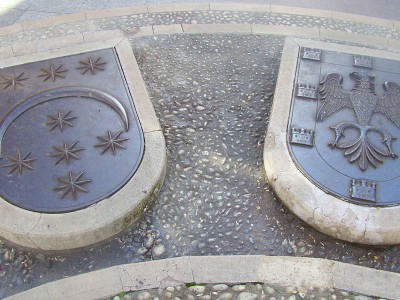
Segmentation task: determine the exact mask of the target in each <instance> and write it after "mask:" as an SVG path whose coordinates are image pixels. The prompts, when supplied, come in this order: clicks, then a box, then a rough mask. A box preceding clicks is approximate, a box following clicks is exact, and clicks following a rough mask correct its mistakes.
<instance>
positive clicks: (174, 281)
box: [6, 255, 400, 300]
mask: <svg viewBox="0 0 400 300" xmlns="http://www.w3.org/2000/svg"><path fill="white" fill-rule="evenodd" d="M192 282H195V283H227V284H236V283H246V282H262V283H268V284H276V285H282V286H294V287H296V288H298V289H299V290H302V289H308V288H310V287H317V288H337V289H344V290H347V291H350V292H354V293H361V294H366V295H369V296H375V297H384V298H392V299H399V297H400V274H397V273H391V272H387V271H379V270H374V269H370V268H366V267H360V266H355V265H351V264H346V263H341V262H336V261H332V260H327V259H321V258H305V257H284V256H263V255H255V256H249V255H238V256H207V257H196V256H188V257H179V258H170V259H165V260H158V261H151V262H144V263H134V264H126V265H120V266H115V267H111V268H107V269H103V270H99V271H94V272H90V273H86V274H82V275H78V276H74V277H70V278H67V279H62V280H58V281H54V282H51V283H47V284H44V285H42V286H39V287H36V288H33V289H31V290H28V291H25V292H22V293H19V294H16V295H14V296H11V297H8V298H6V299H7V300H14V299H18V300H23V299H43V300H46V299H49V300H50V299H82V300H83V299H106V298H108V297H111V296H114V295H116V294H118V293H119V292H121V291H125V292H128V291H137V290H143V289H152V288H164V287H167V286H177V285H181V284H185V283H192Z"/></svg>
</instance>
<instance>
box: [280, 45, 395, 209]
mask: <svg viewBox="0 0 400 300" xmlns="http://www.w3.org/2000/svg"><path fill="white" fill-rule="evenodd" d="M399 127H400V62H399V61H394V60H388V59H383V58H377V57H369V56H360V55H353V54H346V53H338V52H332V51H326V50H320V49H308V48H302V49H301V50H300V52H299V57H298V61H297V71H296V78H295V86H294V88H293V98H292V105H291V113H290V117H289V122H288V136H287V143H288V147H289V149H290V152H291V155H292V157H293V158H294V160H295V162H296V164H297V166H298V168H299V169H300V170H301V171H302V172H303V173H304V174H305V176H306V177H307V178H308V179H309V180H311V181H312V182H314V183H315V184H316V185H317V186H319V187H320V188H321V189H323V190H324V191H326V192H328V193H330V194H333V195H335V196H337V197H339V198H341V199H343V200H345V201H350V202H354V203H358V204H363V205H369V206H387V205H395V204H399V203H400V159H399V158H398V155H400V140H399V138H400V129H399Z"/></svg>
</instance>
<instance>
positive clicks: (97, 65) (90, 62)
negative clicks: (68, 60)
mask: <svg viewBox="0 0 400 300" xmlns="http://www.w3.org/2000/svg"><path fill="white" fill-rule="evenodd" d="M101 59H102V58H101V57H98V58H97V59H96V60H94V59H92V58H91V57H89V58H88V59H87V61H80V62H79V63H80V64H81V65H82V66H80V67H78V68H76V69H77V70H83V72H82V73H81V74H85V73H86V72H88V71H90V72H91V73H92V75H94V74H96V70H100V71H104V67H103V66H104V65H105V64H106V62H102V61H101Z"/></svg>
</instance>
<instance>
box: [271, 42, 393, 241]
mask: <svg viewBox="0 0 400 300" xmlns="http://www.w3.org/2000/svg"><path fill="white" fill-rule="evenodd" d="M301 46H303V47H309V48H318V49H322V50H331V51H337V52H344V53H353V54H359V55H367V56H373V57H382V58H387V59H396V60H400V55H399V54H398V53H391V52H387V51H382V50H373V49H365V48H358V47H351V46H346V45H336V44H331V43H323V42H318V41H310V40H302V39H296V38H287V39H286V43H285V47H284V50H283V55H282V60H281V66H280V70H279V75H278V82H277V87H276V91H275V96H274V102H273V107H272V111H271V116H270V123H269V127H268V132H267V135H266V140H265V146H264V166H265V171H266V174H267V178H268V181H269V183H270V185H271V187H272V188H273V189H274V191H275V193H276V194H277V196H278V197H279V198H280V199H281V200H282V202H284V203H285V205H286V206H287V207H288V208H289V209H290V210H291V211H292V212H293V213H294V214H296V215H297V216H298V217H299V218H301V219H302V220H303V221H305V222H306V223H308V224H309V225H311V226H313V227H314V228H316V229H317V230H319V231H321V232H323V233H325V234H328V235H330V236H333V237H335V238H339V239H343V240H347V241H350V242H357V243H362V244H371V245H384V244H398V243H400V219H399V218H398V215H399V214H400V206H393V207H384V208H377V207H366V206H360V205H356V204H351V203H348V202H345V201H342V200H340V199H338V198H336V197H334V196H331V195H329V194H327V193H325V192H324V191H322V190H321V189H320V188H318V187H317V186H315V185H314V184H313V183H311V182H310V181H309V180H308V179H307V178H306V177H305V176H304V175H303V174H302V173H301V172H300V171H299V170H298V169H297V167H296V165H295V163H294V161H293V160H292V157H291V155H290V154H289V150H288V147H287V144H286V133H287V123H288V118H289V113H290V106H291V101H292V87H293V82H294V79H295V73H296V65H297V58H298V52H299V49H300V47H301Z"/></svg>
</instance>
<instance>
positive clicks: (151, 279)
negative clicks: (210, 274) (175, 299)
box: [119, 257, 195, 292]
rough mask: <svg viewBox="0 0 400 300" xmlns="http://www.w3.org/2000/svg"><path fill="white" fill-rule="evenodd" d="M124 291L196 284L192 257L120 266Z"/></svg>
mask: <svg viewBox="0 0 400 300" xmlns="http://www.w3.org/2000/svg"><path fill="white" fill-rule="evenodd" d="M119 273H120V275H119V276H120V277H121V283H122V286H123V291H125V292H128V291H136V290H141V289H151V288H154V287H159V288H164V287H168V286H176V285H181V284H185V283H187V282H194V281H195V280H194V278H193V274H192V268H191V263H190V257H177V258H172V259H165V260H159V261H152V262H145V263H138V264H128V265H122V266H119Z"/></svg>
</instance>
